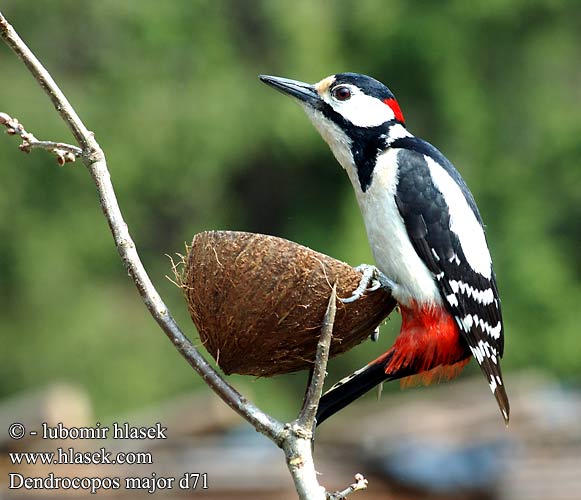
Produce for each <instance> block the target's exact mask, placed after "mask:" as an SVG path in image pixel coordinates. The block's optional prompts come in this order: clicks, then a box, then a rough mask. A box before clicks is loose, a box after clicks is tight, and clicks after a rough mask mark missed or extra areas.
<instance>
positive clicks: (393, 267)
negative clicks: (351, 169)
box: [350, 150, 442, 305]
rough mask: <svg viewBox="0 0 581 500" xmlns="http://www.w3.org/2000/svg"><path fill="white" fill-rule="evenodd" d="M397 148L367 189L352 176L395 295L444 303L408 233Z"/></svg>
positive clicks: (378, 257) (372, 240) (379, 260)
mask: <svg viewBox="0 0 581 500" xmlns="http://www.w3.org/2000/svg"><path fill="white" fill-rule="evenodd" d="M396 154H397V150H388V151H387V152H386V153H384V154H383V155H382V156H381V157H380V158H379V159H378V162H377V165H376V168H375V171H374V173H373V181H372V183H371V185H370V186H369V188H368V190H367V191H366V192H362V190H361V188H360V186H359V182H358V180H357V179H354V178H353V177H352V176H351V175H350V177H351V180H352V181H357V182H353V187H354V188H355V192H356V194H357V199H358V201H359V206H360V208H361V212H362V214H363V219H364V221H365V227H366V229H367V237H368V238H369V243H370V245H371V250H372V252H373V256H374V258H375V262H376V265H377V267H378V268H379V270H380V271H381V272H383V273H384V274H385V275H386V276H387V277H388V278H390V279H392V280H393V281H395V282H396V283H397V286H396V287H395V289H394V290H392V294H393V297H394V298H395V299H396V300H397V301H398V302H399V303H402V304H404V305H407V304H409V303H410V301H412V300H415V301H416V302H419V303H434V302H435V303H438V304H441V303H442V299H441V296H440V292H439V290H438V288H437V287H436V283H435V280H434V276H433V274H432V273H431V272H430V270H429V269H428V268H427V267H426V265H425V264H424V263H423V261H422V260H421V259H420V257H419V256H418V254H417V253H416V251H415V249H414V248H413V246H412V244H411V241H410V239H409V237H408V235H407V231H406V229H405V226H404V222H403V219H402V217H401V215H400V213H399V210H398V208H397V206H396V203H395V196H394V194H395V190H396V186H397V176H396V172H397V169H396Z"/></svg>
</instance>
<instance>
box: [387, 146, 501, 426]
mask: <svg viewBox="0 0 581 500" xmlns="http://www.w3.org/2000/svg"><path fill="white" fill-rule="evenodd" d="M392 148H400V149H399V151H398V153H397V163H398V184H397V191H396V203H397V207H398V209H399V212H400V214H401V216H402V218H403V220H404V224H405V227H406V230H407V232H408V234H409V236H410V238H411V241H412V244H413V246H414V249H415V250H416V252H417V253H418V255H419V256H420V258H421V259H422V260H423V262H424V263H425V264H426V266H427V267H428V269H429V270H430V271H431V272H432V273H433V274H434V276H435V278H436V282H437V285H438V288H439V290H440V293H441V295H442V299H443V301H444V303H445V305H446V307H447V309H448V310H449V311H450V313H451V314H452V315H453V316H454V319H455V320H456V322H457V324H458V326H459V330H460V332H461V334H462V336H463V338H464V339H465V340H466V342H467V344H468V346H469V348H470V351H471V352H472V354H473V356H474V358H476V361H477V362H478V364H479V365H480V367H481V369H482V371H483V372H484V374H485V376H486V378H487V380H488V383H489V385H490V389H491V390H492V392H493V394H494V396H495V398H496V400H497V402H498V405H499V407H500V410H501V412H502V414H503V417H504V419H505V421H506V422H508V419H509V411H510V410H509V402H508V397H507V395H506V391H505V388H504V385H503V380H502V373H501V370H500V364H499V359H500V358H501V357H502V355H503V351H504V332H503V323H502V315H501V308H500V300H499V298H498V291H497V286H496V278H495V276H494V271H493V268H492V261H491V258H490V252H489V250H488V246H487V243H486V238H485V235H484V228H483V224H482V220H481V218H480V214H479V212H478V208H477V207H476V203H475V202H474V198H473V197H472V194H471V193H470V190H469V189H468V187H467V186H466V183H465V182H464V180H463V179H462V177H461V176H460V174H459V173H458V172H457V171H456V169H455V168H454V166H453V165H452V164H451V163H450V162H449V161H448V160H447V159H446V158H445V157H444V156H443V155H442V154H441V153H440V152H439V151H438V150H437V149H436V148H434V147H433V146H432V145H431V144H429V143H427V142H425V141H423V140H421V139H418V138H416V137H406V138H403V139H399V140H397V141H395V143H394V144H392Z"/></svg>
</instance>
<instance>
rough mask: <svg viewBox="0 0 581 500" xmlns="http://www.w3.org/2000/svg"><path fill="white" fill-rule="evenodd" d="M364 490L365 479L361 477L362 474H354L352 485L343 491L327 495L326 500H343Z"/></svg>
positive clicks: (365, 486) (365, 487)
mask: <svg viewBox="0 0 581 500" xmlns="http://www.w3.org/2000/svg"><path fill="white" fill-rule="evenodd" d="M365 489H367V479H365V478H364V477H363V474H355V482H354V483H353V484H351V485H349V487H347V488H345V489H344V490H343V491H336V492H335V493H329V494H328V495H327V500H343V499H344V498H347V497H348V496H349V495H350V494H351V493H354V492H355V491H359V490H365Z"/></svg>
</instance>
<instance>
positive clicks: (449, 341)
mask: <svg viewBox="0 0 581 500" xmlns="http://www.w3.org/2000/svg"><path fill="white" fill-rule="evenodd" d="M400 308H401V316H402V324H401V330H400V332H399V335H398V337H397V339H396V341H395V343H394V345H393V347H392V348H391V349H390V350H389V351H387V352H386V353H385V354H384V355H383V356H381V357H380V358H378V359H377V360H376V362H377V361H380V360H382V359H389V361H388V362H387V364H386V366H385V373H386V374H387V375H388V376H390V375H396V374H398V373H402V372H403V373H406V374H407V373H410V374H411V375H409V376H405V377H404V378H402V379H401V382H400V383H401V386H402V387H409V386H412V385H418V384H419V385H429V384H431V383H434V382H439V381H440V380H450V379H452V378H454V377H456V376H458V375H459V373H460V372H461V371H462V368H464V366H466V364H467V363H468V362H469V361H470V353H469V352H468V353H467V352H466V347H465V346H464V344H463V343H462V342H461V336H460V331H459V330H458V325H457V324H456V321H455V320H454V318H453V317H452V316H451V315H450V314H449V313H448V312H447V311H446V310H445V309H444V308H443V307H441V306H428V305H422V306H419V305H418V304H415V303H413V304H412V305H411V306H410V307H405V306H400Z"/></svg>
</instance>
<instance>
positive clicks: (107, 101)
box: [0, 0, 581, 419]
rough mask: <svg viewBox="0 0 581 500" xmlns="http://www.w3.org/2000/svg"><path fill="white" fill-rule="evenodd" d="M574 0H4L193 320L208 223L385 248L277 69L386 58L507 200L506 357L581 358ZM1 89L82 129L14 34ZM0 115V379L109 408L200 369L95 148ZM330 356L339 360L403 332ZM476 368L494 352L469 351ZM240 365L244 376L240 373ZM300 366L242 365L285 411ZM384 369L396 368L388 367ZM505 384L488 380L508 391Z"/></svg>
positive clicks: (500, 226)
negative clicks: (262, 78)
mask: <svg viewBox="0 0 581 500" xmlns="http://www.w3.org/2000/svg"><path fill="white" fill-rule="evenodd" d="M580 5H581V4H580V3H579V2H577V1H574V0H571V1H569V2H567V1H565V0H563V1H559V0H511V1H507V0H477V1H473V2H466V1H464V0H456V1H445V2H432V1H414V2H410V1H405V0H390V1H385V2H384V1H379V0H377V1H371V0H357V1H319V2H313V1H308V0H293V1H292V2H291V1H277V0H274V1H267V0H264V1H248V0H247V1H237V0H219V1H185V0H184V1H172V2H159V1H150V0H123V1H118V0H99V1H92V0H66V1H65V0H61V1H59V2H54V1H53V0H34V1H32V0H28V1H18V2H15V1H2V2H1V3H0V6H1V8H2V10H3V12H4V14H5V15H6V16H7V17H8V19H9V20H10V21H11V22H12V23H13V25H14V26H15V28H16V29H17V30H18V31H19V33H20V34H21V36H22V37H23V38H24V39H25V41H27V42H28V44H29V45H30V47H31V48H32V49H33V50H34V51H35V53H36V54H37V55H38V57H39V58H40V59H41V60H42V61H43V62H44V64H45V65H46V67H47V68H48V69H49V71H50V72H51V73H52V75H53V76H54V77H55V79H56V80H57V82H59V84H60V85H61V87H62V89H63V90H64V92H65V93H66V94H67V96H68V97H69V99H70V100H71V102H72V104H73V105H74V106H75V107H76V110H77V111H78V113H79V114H80V115H81V117H82V118H83V119H84V121H85V123H86V124H87V125H88V127H89V128H90V129H91V130H93V131H94V132H95V133H96V135H97V138H98V140H99V142H100V143H101V145H102V146H103V148H104V149H105V152H106V154H107V157H108V161H109V167H110V170H111V174H112V177H113V182H114V184H115V187H116V189H117V195H118V197H119V201H120V204H121V207H122V210H123V211H124V214H125V217H126V220H127V222H128V224H129V227H130V229H131V232H132V234H133V237H134V239H135V241H136V243H137V245H138V249H139V251H140V254H141V257H142V259H143V261H144V263H145V266H146V267H147V269H148V270H149V272H150V275H151V277H152V279H153V281H154V283H155V284H156V285H157V286H158V287H159V290H160V292H161V294H162V296H163V297H164V299H165V300H166V301H167V303H168V305H169V306H170V308H171V309H172V311H173V313H174V315H175V316H176V317H177V319H178V321H179V322H180V323H181V325H182V327H183V328H184V329H185V330H186V331H187V332H188V333H189V334H190V335H192V336H195V331H194V328H193V326H192V324H191V322H190V320H189V317H188V314H187V311H186V308H185V304H184V302H183V300H182V297H181V294H180V292H179V290H178V289H177V288H175V286H174V285H172V284H171V283H170V282H169V281H168V280H167V279H166V278H165V275H166V274H169V273H170V264H169V261H168V259H167V257H166V256H165V254H173V253H174V252H182V251H183V248H184V243H185V242H187V241H189V240H191V238H192V236H193V235H194V234H195V233H197V232H199V231H202V230H205V229H240V230H248V231H256V232H265V233H269V234H274V235H278V236H283V237H286V238H289V239H292V240H294V241H297V242H299V243H302V244H305V245H308V246H311V247H312V248H314V249H316V250H319V251H322V252H325V253H327V254H330V255H333V256H335V257H337V258H340V259H343V260H345V261H347V262H350V263H352V264H359V263H361V262H370V261H371V255H370V252H369V249H368V246H367V241H366V237H365V232H364V229H363V225H362V221H361V218H360V215H359V211H358V208H357V206H356V203H355V200H354V196H353V195H352V192H351V186H350V184H349V182H348V179H347V177H346V175H345V174H344V172H343V171H342V170H341V168H340V167H339V166H338V165H337V164H336V162H335V160H334V159H333V157H332V155H331V153H330V152H329V150H328V148H327V146H326V145H325V144H324V143H323V141H322V140H321V139H320V137H319V136H318V134H317V133H316V132H315V131H314V129H313V128H312V127H311V125H310V124H309V122H308V120H307V119H306V117H305V116H304V115H303V113H302V112H301V110H300V109H299V108H298V107H297V106H296V105H295V104H293V103H292V102H291V100H290V99H286V98H283V96H281V95H280V94H278V93H276V92H273V91H272V89H269V88H267V87H266V86H264V85H263V84H261V83H260V82H259V80H258V79H257V75H258V74H259V73H267V74H274V75H280V76H286V77H290V78H296V79H301V80H305V81H317V80H319V79H321V78H322V77H324V76H327V75H329V74H332V73H337V72H342V71H354V72H360V73H366V74H370V75H373V76H374V77H376V78H378V79H380V80H381V81H383V82H385V83H386V84H387V85H388V86H389V87H390V88H391V89H392V91H393V92H394V93H395V94H396V96H397V98H398V100H399V102H400V105H401V107H402V109H403V111H404V114H405V116H406V119H407V124H408V127H409V129H410V130H411V131H412V132H413V133H415V134H416V135H419V136H421V137H423V138H425V139H427V140H429V141H430V142H432V143H434V144H435V145H436V146H437V147H439V148H440V149H441V150H442V151H443V152H444V154H446V155H447V156H448V157H449V158H450V159H451V160H452V162H454V163H455V164H456V166H457V167H458V168H459V170H460V171H461V172H462V174H463V176H464V177H465V178H466V180H467V182H468V184H469V185H470V186H471V188H472V191H473V193H474V195H475V197H476V199H477V201H478V203H479V206H480V209H481V212H482V214H483V217H484V219H485V221H486V223H487V224H488V229H487V231H488V233H487V234H488V239H489V243H490V246H491V249H492V254H493V257H494V260H495V265H496V271H497V275H498V281H499V287H500V293H501V297H502V300H503V306H504V314H505V317H506V335H507V339H506V354H505V359H504V366H505V367H506V368H505V371H506V372H507V374H508V377H507V378H508V380H507V383H508V384H510V375H509V374H510V372H511V371H513V372H514V371H516V370H520V369H524V368H527V367H534V368H539V369H542V370H545V371H547V372H550V373H552V374H554V375H556V376H558V377H559V378H561V379H562V380H563V381H565V382H566V383H570V384H573V385H579V382H580V381H581V338H580V335H579V333H580V327H579V307H580V306H579V304H581V260H580V257H579V253H580V250H581V248H580V242H581V224H580V220H581V166H580V164H579V158H580V157H581V120H580V115H579V113H580V106H579V104H580V102H581V64H580V62H581V14H580ZM0 76H1V81H2V85H1V87H0V111H3V112H6V113H9V114H11V115H13V116H16V117H18V119H20V120H21V121H22V122H23V123H24V124H25V125H26V127H27V128H28V129H29V130H30V131H32V132H33V133H34V134H35V135H36V136H37V137H39V138H43V139H53V140H64V141H71V140H72V139H71V137H70V134H69V133H68V131H67V130H66V129H65V127H64V125H63V124H62V123H61V121H60V120H59V118H58V117H57V115H56V113H55V112H54V110H53V109H52V107H51V105H50V104H49V102H48V99H47V98H46V97H45V96H44V94H43V93H42V92H41V91H40V89H39V88H38V85H37V84H36V83H35V82H34V81H33V79H32V78H31V77H30V75H29V74H28V72H27V71H26V70H25V68H24V67H23V65H22V63H21V62H20V61H19V60H17V59H16V57H14V56H13V55H12V53H10V52H9V50H8V49H7V48H6V47H5V46H4V45H0ZM17 145H18V141H17V140H16V139H15V138H11V137H8V136H6V137H2V138H0V169H1V178H2V181H1V182H0V297H1V300H0V342H1V347H0V398H2V397H8V396H10V395H13V394H16V393H18V392H20V391H23V390H29V389H31V388H38V387H43V386H44V385H46V384H47V383H50V382H52V381H61V380H70V381H74V382H75V383H77V384H80V385H81V386H83V387H84V388H86V390H87V391H88V393H89V395H90V397H91V399H92V400H93V402H94V404H95V409H96V415H97V416H98V417H99V418H108V417H112V416H114V415H117V414H119V413H121V412H126V411H131V410H133V409H135V408H140V407H143V406H146V405H148V404H151V403H153V402H155V401H158V400H160V399H165V398H167V397H170V396H172V395H174V394H178V393H182V392H186V391H188V390H190V389H191V388H193V387H195V386H199V385H201V384H202V382H201V380H200V379H199V377H198V376H197V375H196V374H195V373H194V372H193V371H192V370H191V368H190V367H189V366H188V365H187V364H186V363H185V362H184V361H183V360H182V359H181V358H180V357H179V355H178V354H177V353H176V351H175V350H174V348H173V347H172V346H171V344H170V343H169V342H168V341H167V339H166V338H165V336H164V335H163V334H162V333H161V331H160V330H159V328H158V327H157V326H156V325H155V323H154V322H153V320H152V319H151V318H150V317H149V314H148V313H147V312H146V310H145V308H144V306H143V305H142V303H141V301H140V299H139V297H138V295H137V293H136V292H135V289H134V286H133V285H132V283H131V282H130V281H129V279H128V278H127V275H126V272H125V271H124V269H123V267H122V264H121V261H120V260H119V258H118V256H117V252H116V250H115V247H114V246H113V243H112V239H111V237H110V234H109V229H108V226H107V224H106V222H105V220H104V218H103V216H102V215H101V212H100V208H99V204H98V200H97V196H96V192H95V189H94V187H93V184H92V182H91V179H90V177H89V175H88V173H87V171H86V170H85V168H84V167H83V165H82V164H80V163H78V164H73V165H72V166H66V167H63V168H59V167H58V166H56V163H55V162H54V161H53V159H52V158H50V157H49V156H48V155H47V154H43V153H41V152H35V153H33V154H30V155H29V156H26V155H24V154H22V153H20V152H19V151H18V149H17ZM398 324H399V318H398V317H397V316H396V315H394V317H393V318H392V320H391V321H390V322H389V323H388V324H387V325H386V326H385V327H384V329H383V331H384V333H383V334H382V337H381V339H380V345H377V344H371V343H367V344H366V345H364V346H361V347H359V348H357V349H355V350H354V351H352V352H350V353H348V354H347V355H344V356H342V357H341V358H339V359H337V360H334V361H333V362H332V364H331V368H330V372H331V377H330V378H331V379H332V380H334V379H337V378H339V377H340V376H342V375H344V374H345V373H347V372H348V371H351V370H353V369H356V368H358V367H360V366H361V365H362V364H363V363H365V362H367V361H368V360H369V359H372V358H373V357H375V356H376V355H377V354H378V352H379V351H382V350H384V349H385V348H386V347H387V346H388V345H390V342H391V341H392V338H393V336H394V335H395V333H396V332H397V330H398ZM470 371H471V372H473V373H476V369H475V368H474V367H471V368H470ZM232 380H233V381H234V383H238V382H239V381H240V380H241V377H239V378H237V377H232ZM304 380H305V376H304V374H295V375H289V376H285V377H279V378H277V379H271V380H258V381H255V380H252V379H246V381H247V384H249V385H250V387H251V389H252V392H253V393H254V395H255V396H254V397H255V400H256V401H257V403H258V404H259V405H261V406H262V407H264V408H265V409H266V410H268V411H270V412H272V413H273V414H274V415H275V416H277V417H279V418H283V419H284V418H290V417H291V416H292V415H294V414H295V412H296V409H297V408H298V407H299V405H300V401H301V399H302V391H303V385H304ZM386 389H387V388H386ZM491 404H493V403H492V401H491Z"/></svg>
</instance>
